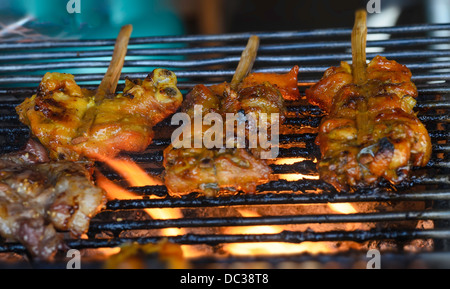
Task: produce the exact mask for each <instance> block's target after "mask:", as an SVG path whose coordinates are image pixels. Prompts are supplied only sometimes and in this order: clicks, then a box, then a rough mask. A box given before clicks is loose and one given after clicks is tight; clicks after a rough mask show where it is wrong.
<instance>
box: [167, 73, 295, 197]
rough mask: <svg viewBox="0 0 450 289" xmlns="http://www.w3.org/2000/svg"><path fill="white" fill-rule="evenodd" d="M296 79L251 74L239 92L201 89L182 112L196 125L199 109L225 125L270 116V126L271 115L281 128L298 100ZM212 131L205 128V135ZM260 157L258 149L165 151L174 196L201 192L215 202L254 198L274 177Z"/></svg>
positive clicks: (227, 87)
mask: <svg viewBox="0 0 450 289" xmlns="http://www.w3.org/2000/svg"><path fill="white" fill-rule="evenodd" d="M297 74H298V67H295V68H294V69H292V71H291V72H290V73H288V74H285V75H276V74H251V75H249V76H248V77H247V78H245V79H244V80H243V81H242V82H241V83H240V85H239V86H238V87H237V89H235V90H234V89H232V88H231V86H230V84H228V83H224V84H220V85H215V86H211V87H209V88H208V87H206V86H204V85H197V86H196V87H195V88H194V89H193V90H192V91H191V92H190V93H189V94H188V96H187V97H186V101H185V102H184V104H183V106H182V111H183V112H185V113H186V114H188V115H189V116H190V117H191V119H193V118H194V109H195V106H196V105H199V106H201V108H202V111H201V114H202V116H205V115H206V114H208V113H216V114H219V115H221V116H222V118H223V119H225V116H226V114H227V113H240V114H242V116H244V115H248V114H253V116H255V117H257V116H258V115H259V114H260V113H266V114H267V115H268V119H269V120H270V119H271V114H273V113H277V114H278V115H279V122H280V123H282V122H283V121H284V120H285V113H286V108H285V104H284V97H286V98H290V99H292V98H294V97H295V98H297V99H298V97H299V93H298V87H297ZM209 128H210V126H205V125H203V130H202V132H201V134H204V133H205V132H206V131H207V130H208V129H209ZM194 133H195V132H194V128H193V134H192V135H194ZM224 137H225V136H224ZM224 143H225V141H224ZM192 147H194V146H192ZM260 153H261V149H259V148H256V149H253V150H249V149H247V148H225V147H222V148H212V149H208V148H205V147H203V148H178V149H177V148H175V147H174V146H173V144H172V145H171V146H169V147H168V148H167V149H166V150H165V151H164V167H165V169H166V170H165V176H164V180H165V184H166V186H167V188H168V189H169V192H170V193H171V194H172V195H183V194H188V193H191V192H201V193H204V194H206V195H209V196H215V195H216V194H217V193H218V192H219V191H220V190H228V191H243V192H246V193H255V192H256V187H257V186H258V185H260V184H263V183H267V182H268V181H269V177H270V175H271V173H272V171H271V169H270V167H269V166H268V165H267V162H266V161H265V160H263V159H260V156H259V154H260Z"/></svg>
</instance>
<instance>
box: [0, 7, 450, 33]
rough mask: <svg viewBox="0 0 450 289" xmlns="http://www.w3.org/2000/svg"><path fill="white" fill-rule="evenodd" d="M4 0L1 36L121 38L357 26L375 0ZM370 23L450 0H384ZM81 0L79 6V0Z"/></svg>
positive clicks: (412, 19) (439, 19) (420, 13)
mask: <svg viewBox="0 0 450 289" xmlns="http://www.w3.org/2000/svg"><path fill="white" fill-rule="evenodd" d="M69 2H70V1H69V0H0V39H1V38H4V39H5V38H20V37H22V38H23V37H24V36H25V37H27V38H39V37H56V38H72V39H92V38H115V37H116V35H117V31H118V28H119V27H121V26H122V25H125V24H133V26H134V32H133V36H134V37H140V36H160V35H180V34H221V33H232V32H243V31H246V32H248V31H250V32H253V31H279V30H285V31H286V30H302V29H311V28H326V27H327V28H329V27H350V26H352V25H353V16H354V11H355V10H356V9H358V8H361V7H366V6H367V4H368V2H369V0H346V1H343V0H338V1H337V0H276V1H275V0H72V3H73V5H72V8H79V10H80V12H81V13H73V14H69V13H68V11H67V4H68V3H69ZM372 2H378V3H380V5H381V6H380V7H381V13H380V14H371V17H370V19H369V26H392V25H396V24H398V25H408V24H417V23H444V22H450V0H378V1H372ZM77 6H78V7H77Z"/></svg>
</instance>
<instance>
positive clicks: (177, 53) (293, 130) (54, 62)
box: [0, 24, 450, 267]
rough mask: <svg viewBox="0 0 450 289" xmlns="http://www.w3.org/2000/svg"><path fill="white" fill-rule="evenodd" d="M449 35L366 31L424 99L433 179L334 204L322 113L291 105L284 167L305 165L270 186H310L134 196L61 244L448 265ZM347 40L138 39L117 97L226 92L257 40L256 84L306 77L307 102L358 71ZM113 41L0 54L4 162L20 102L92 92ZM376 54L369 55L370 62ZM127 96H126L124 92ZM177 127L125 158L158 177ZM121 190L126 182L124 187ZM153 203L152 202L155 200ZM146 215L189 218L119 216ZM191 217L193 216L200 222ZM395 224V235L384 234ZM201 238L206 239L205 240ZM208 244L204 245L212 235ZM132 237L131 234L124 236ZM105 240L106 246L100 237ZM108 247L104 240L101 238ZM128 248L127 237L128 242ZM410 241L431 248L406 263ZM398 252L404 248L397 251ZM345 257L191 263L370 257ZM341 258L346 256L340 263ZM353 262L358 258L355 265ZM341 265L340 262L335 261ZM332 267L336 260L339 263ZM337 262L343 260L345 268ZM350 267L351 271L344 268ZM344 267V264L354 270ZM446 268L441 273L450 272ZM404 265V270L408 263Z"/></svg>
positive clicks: (22, 131) (346, 34)
mask: <svg viewBox="0 0 450 289" xmlns="http://www.w3.org/2000/svg"><path fill="white" fill-rule="evenodd" d="M441 30H450V24H437V25H413V26H399V27H388V28H369V30H368V32H369V34H379V33H383V34H389V35H390V37H389V39H388V40H380V41H369V42H368V47H371V48H375V47H377V48H379V49H382V50H383V52H380V53H379V54H381V55H383V56H386V57H387V58H389V59H395V60H397V61H399V62H400V63H402V64H405V65H407V66H408V67H409V68H410V69H411V70H412V72H413V75H414V76H413V81H414V82H415V83H416V84H417V86H418V89H419V94H420V96H419V99H418V105H417V110H418V112H419V118H420V119H421V120H422V121H423V122H424V123H425V125H426V127H427V129H428V130H429V132H430V134H431V138H432V140H433V157H432V160H431V161H430V163H429V164H428V165H427V167H426V168H415V169H414V170H413V174H412V176H411V179H410V180H409V181H407V182H405V183H403V184H401V185H399V186H395V187H394V186H392V185H390V184H388V183H385V182H383V183H381V184H379V185H378V186H377V187H376V188H373V189H365V190H358V191H356V192H352V193H338V192H336V191H335V190H334V189H333V187H331V186H330V185H328V184H326V183H324V182H322V181H320V180H318V179H317V170H316V164H315V162H314V161H315V160H317V159H318V158H319V157H320V154H319V150H318V148H317V147H316V146H315V145H314V140H315V137H316V131H315V130H316V129H317V127H318V125H319V123H320V120H321V118H322V116H323V112H322V111H321V110H320V109H318V108H317V107H314V106H311V105H309V104H307V102H306V101H305V100H301V101H297V102H289V103H288V107H289V109H288V110H289V117H288V120H287V122H286V124H285V125H284V127H283V128H282V130H281V131H282V135H281V136H280V144H281V150H280V155H279V157H278V158H279V159H284V158H298V161H296V162H294V164H284V165H278V164H276V162H275V161H274V163H273V164H272V165H271V166H272V169H273V171H274V174H275V175H280V174H282V175H286V174H302V175H306V176H309V177H311V178H308V177H307V178H305V179H302V180H299V181H287V180H283V179H281V180H274V181H272V182H270V183H268V184H265V185H262V186H260V187H259V188H258V193H257V194H255V195H245V194H237V195H232V196H227V195H224V196H220V197H217V198H206V197H202V196H199V195H198V194H196V193H193V194H191V195H188V196H184V197H181V198H173V197H170V196H168V194H167V189H166V188H165V187H164V186H150V187H144V188H129V190H130V191H132V192H134V193H136V194H138V195H140V196H142V197H139V198H136V200H115V201H110V202H109V203H108V204H107V208H106V210H105V211H104V212H102V213H100V214H99V216H98V217H96V218H95V219H94V220H93V221H92V223H91V228H90V231H89V234H88V238H87V239H82V240H73V239H70V238H68V239H67V240H66V243H67V245H68V246H69V247H71V248H74V249H79V250H82V249H97V248H110V247H117V246H120V245H122V244H125V243H128V242H138V243H141V244H147V243H157V242H159V241H161V240H162V239H163V238H164V237H165V236H159V235H156V236H152V235H145V234H144V236H143V235H139V236H133V235H132V234H131V232H134V231H139V232H142V231H148V232H151V231H158V230H160V229H164V228H184V229H187V230H188V233H186V234H183V235H180V236H175V237H168V239H169V241H171V242H174V243H179V244H183V245H202V246H207V247H211V248H217V247H220V246H221V245H223V244H230V243H249V242H285V243H303V242H307V241H309V242H324V241H333V242H340V243H345V242H358V243H367V242H377V241H384V240H388V241H396V242H398V244H400V245H398V244H397V246H396V247H395V250H394V252H392V251H391V252H390V254H393V255H389V258H388V260H392V259H396V260H399V259H401V258H403V259H402V260H404V259H405V258H407V259H408V258H409V259H408V260H411V259H412V260H415V259H420V260H430V259H433V260H435V259H434V256H437V255H440V256H447V255H448V252H449V251H450V226H449V222H450V208H449V204H450V202H449V201H450V177H449V174H448V173H449V168H450V163H449V157H448V152H449V150H450V146H449V144H448V140H449V137H450V136H449V130H448V126H449V120H450V116H449V111H448V110H449V107H450V101H449V93H450V84H449V80H450V50H445V49H444V50H436V46H434V45H436V44H446V43H449V42H450V38H448V37H435V36H433V34H432V33H433V32H435V31H441ZM351 32H352V29H351V28H341V29H336V28H333V29H321V30H308V31H293V32H276V33H240V34H226V35H201V36H174V37H148V38H134V39H131V41H130V47H129V51H128V55H127V61H126V62H125V67H124V70H123V75H122V81H121V85H122V87H123V80H124V79H125V77H130V78H145V77H146V75H147V74H148V73H149V72H151V70H152V69H153V68H156V67H163V68H167V69H171V70H173V71H175V72H176V74H177V76H178V79H179V88H180V89H181V90H182V92H183V93H184V94H185V93H187V92H188V91H189V90H190V89H191V88H193V86H194V85H195V84H198V83H203V84H215V83H220V82H223V81H230V79H231V77H232V75H233V73H234V69H235V67H236V65H237V63H238V61H239V58H240V53H241V52H242V50H243V49H244V47H245V43H246V41H247V40H248V38H249V37H250V36H251V35H254V34H256V35H258V36H259V37H260V38H261V48H260V50H259V56H258V58H257V60H256V65H255V68H254V71H256V72H278V73H285V72H288V71H289V70H290V69H291V68H292V66H294V65H299V66H300V74H299V82H300V83H299V87H300V89H301V92H302V94H303V95H304V90H305V89H306V88H307V87H308V86H309V85H311V84H312V83H315V82H317V81H318V80H319V79H320V78H321V76H322V74H323V72H324V71H325V70H326V69H327V68H328V67H330V66H337V65H339V62H340V61H341V60H345V61H351V58H352V55H351V51H350V49H351V42H350V35H351ZM114 42H115V41H114V40H89V41H88V40H54V41H45V42H14V41H8V40H5V41H3V42H2V43H0V51H1V52H2V53H1V55H0V62H1V66H0V97H1V99H0V152H1V153H9V152H12V151H15V150H18V149H20V148H21V147H22V146H23V145H24V144H25V142H26V140H27V139H28V138H29V130H28V128H26V127H24V126H23V125H21V124H20V122H19V121H18V117H17V115H16V113H15V111H14V107H15V106H17V105H18V104H19V103H21V102H22V101H23V100H24V99H25V97H29V96H31V95H32V94H33V93H35V90H36V88H37V86H38V83H39V82H40V80H41V78H42V75H43V74H44V73H45V72H48V71H52V72H54V71H61V72H67V73H72V74H75V76H76V80H77V82H78V84H80V85H82V86H83V87H86V88H95V87H96V85H98V84H99V82H100V80H101V79H102V78H103V73H104V72H105V71H106V68H107V67H108V65H109V58H110V57H111V55H112V49H113V45H114ZM376 54H377V53H368V55H367V57H368V58H369V59H371V58H373V57H375V56H376ZM120 89H121V86H119V90H120ZM173 129H174V127H173V126H171V125H170V119H168V120H166V121H164V122H162V123H161V124H159V125H158V126H157V128H156V139H155V141H154V142H153V144H152V145H151V146H150V147H149V148H148V150H147V151H145V152H144V153H140V154H133V155H129V157H131V158H132V159H134V160H135V161H136V162H137V163H139V164H140V165H142V166H143V167H145V169H146V170H147V172H148V173H149V174H151V175H155V176H158V175H160V174H161V173H162V171H163V168H162V158H163V156H162V151H163V149H164V148H165V147H166V146H167V145H169V143H170V131H172V130H173ZM103 172H104V174H105V175H106V176H107V177H108V178H110V179H112V180H116V181H118V182H121V178H120V176H118V175H117V174H116V173H114V172H112V171H110V170H108V169H106V168H103ZM122 184H123V182H122ZM151 196H157V197H158V198H157V199H154V198H150V197H151ZM418 201H420V202H424V203H425V204H426V210H405V209H403V210H399V211H395V210H394V211H384V210H380V211H376V212H373V211H372V212H365V211H360V212H358V213H355V214H348V215H343V214H337V213H327V214H310V213H306V214H283V212H282V211H281V212H280V213H277V214H274V215H270V214H269V215H262V216H258V217H241V216H226V217H224V216H217V215H216V216H208V215H204V216H201V217H199V216H198V214H196V213H195V212H196V211H208V210H215V209H217V210H221V209H224V208H228V207H231V208H240V207H245V208H247V209H248V208H261V207H262V206H278V207H280V208H282V207H284V206H296V205H320V204H328V203H351V204H354V205H358V204H360V203H380V204H384V205H385V206H389V205H390V204H395V203H398V202H405V203H407V202H418ZM149 208H182V209H183V210H185V211H184V213H185V218H182V219H168V220H159V219H148V218H142V215H139V216H141V217H139V218H132V217H126V218H125V219H123V220H120V221H119V219H120V218H119V217H118V216H119V215H120V216H121V214H123V213H124V212H128V213H130V212H131V214H129V215H130V216H133V213H134V212H141V211H142V210H143V209H149ZM193 212H194V213H193ZM400 221H423V222H429V223H431V224H432V227H431V228H415V227H412V228H411V227H402V226H397V225H395V224H396V222H400ZM354 223H374V224H385V225H383V226H375V227H373V228H372V229H370V230H342V229H337V230H333V229H332V230H325V231H320V230H310V229H307V230H300V231H298V230H285V231H283V232H281V233H276V234H223V233H222V234H217V233H208V232H210V231H208V230H206V231H203V233H202V231H199V230H200V229H204V228H206V229H209V228H225V227H227V228H228V227H239V226H260V225H299V224H303V225H311V226H312V225H318V226H320V225H323V224H354ZM389 224H392V226H389ZM199 232H200V233H199ZM205 232H206V233H205ZM129 233H130V234H129ZM99 236H102V237H99ZM105 236H107V237H105ZM130 236H131V237H130ZM414 240H427V241H429V242H431V252H430V248H428V249H427V250H421V248H417V250H415V253H414V254H413V255H412V256H411V255H408V257H406V255H405V253H404V252H405V251H404V246H403V245H404V244H406V243H408V242H411V241H414ZM402 244H403V245H402ZM10 253H16V254H24V253H25V249H24V247H23V246H22V245H20V244H14V243H0V254H10ZM339 254H340V255H332V256H328V255H325V256H321V257H320V258H321V259H317V258H318V257H314V256H309V255H301V256H277V257H274V256H271V257H264V256H255V257H252V258H238V257H230V258H225V259H223V258H222V259H220V261H219V259H216V258H213V257H204V258H199V259H197V260H192V261H193V263H194V264H197V266H200V267H203V266H207V264H211V263H220V264H231V263H233V262H235V261H239V262H244V263H245V262H252V261H255V260H256V261H258V262H261V261H266V262H269V263H271V264H272V265H274V264H279V263H282V262H283V261H293V262H296V261H298V262H302V260H311V259H314V260H319V262H320V260H324V259H326V260H336V261H338V262H339V260H343V259H342V258H344V260H345V262H347V263H348V262H349V261H348V260H349V259H348V258H351V260H358V259H360V258H362V257H364V256H365V254H364V252H357V253H355V252H350V251H349V252H340V253H339ZM342 254H343V255H342ZM355 254H356V255H355ZM339 256H340V257H339ZM333 258H334V259H333ZM340 258H341V259H340ZM343 262H344V261H343ZM347 263H346V264H347ZM448 263H450V262H443V263H442V262H440V263H439V266H449V265H450V264H448ZM402 264H403V263H402Z"/></svg>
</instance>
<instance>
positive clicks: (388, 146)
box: [306, 56, 432, 190]
mask: <svg viewBox="0 0 450 289" xmlns="http://www.w3.org/2000/svg"><path fill="white" fill-rule="evenodd" d="M411 76H412V75H411V71H410V70H409V69H408V68H407V67H406V66H403V65H401V64H399V63H397V62H395V61H389V60H387V59H386V58H384V57H381V56H377V57H376V58H375V59H373V60H372V61H371V62H370V63H369V65H368V67H367V81H366V82H365V83H364V84H362V85H356V84H354V83H353V78H352V68H351V66H350V65H349V64H347V63H345V62H343V63H342V64H341V66H340V67H332V68H330V69H328V70H327V71H326V72H325V75H324V77H323V78H322V80H320V81H319V82H318V83H317V84H316V85H314V86H313V87H311V88H310V89H308V90H307V91H306V96H307V98H308V100H309V101H310V102H311V103H312V104H316V105H318V106H320V107H321V108H322V109H323V110H324V111H326V112H327V113H328V116H327V117H325V118H324V120H323V121H322V123H321V125H320V128H319V136H318V138H317V144H318V145H319V146H320V149H321V152H322V160H321V161H320V163H319V166H318V167H319V173H320V176H321V178H322V179H323V180H324V181H326V182H328V183H330V184H332V185H333V186H335V187H336V189H338V190H349V189H351V187H354V186H370V185H372V184H375V183H376V182H377V181H378V180H379V179H380V178H384V179H386V180H388V181H390V182H391V183H393V184H398V183H400V182H401V181H403V180H404V179H405V178H406V177H407V176H408V173H409V171H410V169H411V167H412V166H425V165H426V164H427V163H428V161H429V160H430V157H431V150H432V146H431V140H430V137H429V134H428V132H427V130H426V128H425V126H424V125H423V124H422V123H421V122H420V121H419V119H418V118H417V116H416V114H415V112H414V110H413V109H414V107H415V105H416V100H415V98H416V97H417V96H418V93H417V89H416V86H415V85H414V83H412V82H411ZM363 99H365V100H366V102H367V103H366V108H367V109H366V110H365V111H364V112H361V111H360V109H359V107H358V103H360V102H361V101H362V100H363ZM361 117H364V120H365V124H364V128H365V129H364V132H361V129H358V125H357V123H358V121H359V122H361Z"/></svg>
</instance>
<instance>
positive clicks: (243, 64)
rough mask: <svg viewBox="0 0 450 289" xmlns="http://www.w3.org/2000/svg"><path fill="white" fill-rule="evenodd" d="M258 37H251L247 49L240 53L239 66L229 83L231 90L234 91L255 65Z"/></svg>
mask: <svg viewBox="0 0 450 289" xmlns="http://www.w3.org/2000/svg"><path fill="white" fill-rule="evenodd" d="M259 42H260V41H259V37H258V36H252V37H250V39H249V40H248V44H247V47H246V48H245V50H244V52H243V53H242V56H241V60H240V61H239V65H238V67H237V69H236V72H235V73H234V76H233V80H232V81H231V88H232V89H233V90H235V89H236V88H237V87H238V85H239V83H241V81H242V80H244V78H245V77H246V76H247V75H248V74H249V73H250V71H252V69H253V65H254V64H255V60H256V56H257V55H258V49H259Z"/></svg>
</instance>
